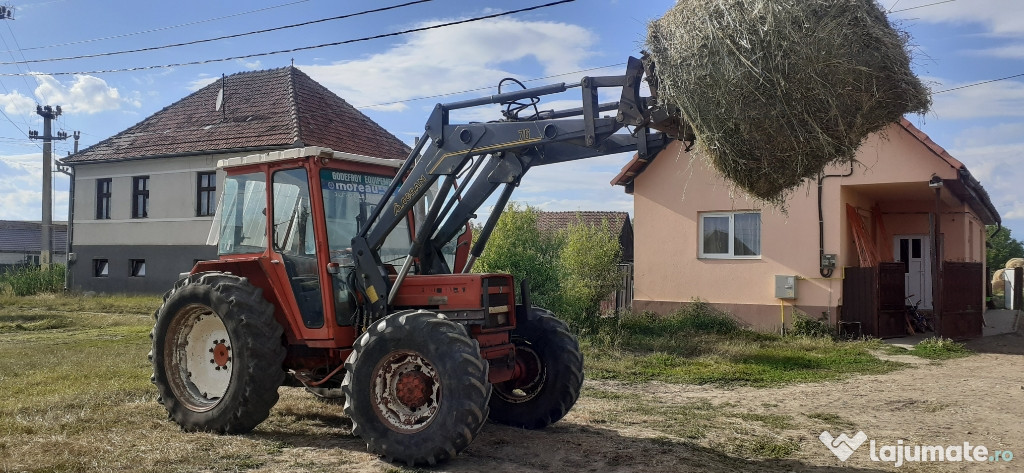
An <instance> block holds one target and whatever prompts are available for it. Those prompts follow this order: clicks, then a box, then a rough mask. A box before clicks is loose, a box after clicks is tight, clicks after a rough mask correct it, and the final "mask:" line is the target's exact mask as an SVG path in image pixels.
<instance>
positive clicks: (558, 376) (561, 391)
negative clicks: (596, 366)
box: [490, 307, 583, 429]
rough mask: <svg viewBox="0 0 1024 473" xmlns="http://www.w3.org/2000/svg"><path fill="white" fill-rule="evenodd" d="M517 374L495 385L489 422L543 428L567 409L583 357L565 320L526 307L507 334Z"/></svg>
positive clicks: (572, 400)
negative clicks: (509, 335) (509, 337)
mask: <svg viewBox="0 0 1024 473" xmlns="http://www.w3.org/2000/svg"><path fill="white" fill-rule="evenodd" d="M512 343H513V344H515V346H516V374H517V376H516V377H515V378H513V379H511V380H509V381H505V382H502V383H497V384H495V385H494V392H493V394H492V395H491V402H490V405H491V420H492V421H494V422H498V423H500V424H505V425H511V426H513V427H520V428H524V429H542V428H544V427H547V426H548V425H550V424H553V423H555V422H558V420H559V419H561V418H562V417H564V416H565V414H566V413H568V412H569V409H571V408H572V406H573V405H574V404H576V400H577V399H578V398H579V397H580V389H581V388H582V387H583V355H582V354H580V346H579V343H578V342H577V341H576V337H574V336H573V335H572V334H571V333H569V328H568V327H567V326H566V325H565V323H564V322H562V321H561V320H559V319H557V318H555V316H554V315H552V314H551V312H548V311H547V310H545V309H541V308H539V307H532V308H530V312H529V313H528V314H527V317H525V320H523V319H519V321H518V325H517V326H516V328H515V330H514V331H513V332H512Z"/></svg>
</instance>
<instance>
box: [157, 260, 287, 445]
mask: <svg viewBox="0 0 1024 473" xmlns="http://www.w3.org/2000/svg"><path fill="white" fill-rule="evenodd" d="M155 317H156V324H155V325H154V327H153V331H152V332H151V333H150V337H151V338H152V339H153V350H152V351H151V352H150V353H149V359H150V361H151V362H152V364H153V377H152V378H151V380H152V382H153V384H155V385H156V387H157V389H158V391H159V394H160V398H159V401H160V402H161V403H162V404H163V405H164V407H165V408H166V409H167V413H168V416H169V417H170V418H171V419H172V420H174V421H175V422H177V423H178V425H180V426H181V427H182V429H184V430H187V431H208V432H218V433H229V434H239V433H245V432H249V431H251V430H252V429H253V428H255V427H256V426H257V425H259V423H260V422H263V420H264V419H266V418H267V416H268V415H270V408H271V407H273V406H274V404H276V403H277V399H278V394H277V388H278V387H279V386H280V385H281V382H282V381H283V380H284V376H285V372H284V369H283V368H282V363H283V361H284V357H285V348H284V345H283V344H282V341H281V334H282V328H281V325H280V324H278V323H277V321H276V320H274V307H273V306H272V305H271V304H270V303H269V302H267V301H266V300H264V299H263V297H262V291H261V290H260V289H259V288H257V287H255V286H253V285H252V284H249V282H248V280H247V279H246V278H242V277H238V276H234V275H231V274H224V273H199V274H195V275H192V276H189V277H188V278H185V279H183V280H181V281H178V283H176V284H175V285H174V289H172V290H171V291H169V292H168V293H167V294H165V295H164V303H163V305H162V306H160V309H158V310H157V312H156V314H155Z"/></svg>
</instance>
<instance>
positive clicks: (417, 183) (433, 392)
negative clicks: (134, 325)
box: [150, 58, 689, 465]
mask: <svg viewBox="0 0 1024 473" xmlns="http://www.w3.org/2000/svg"><path fill="white" fill-rule="evenodd" d="M643 74H644V67H643V64H642V62H641V61H640V60H638V59H635V58H630V61H629V63H628V66H627V70H626V73H625V74H624V75H620V76H606V77H587V78H584V79H583V80H582V81H581V83H580V84H579V85H566V84H554V85H549V86H544V87H538V88H533V89H524V90H517V91H515V92H508V93H501V91H500V87H499V93H498V94H497V95H493V96H488V97H483V98H480V99H475V100H467V101H463V102H456V103H450V104H439V105H437V106H436V107H435V109H434V111H433V113H432V114H431V115H430V118H429V120H428V121H427V123H426V132H425V133H424V134H423V136H422V137H421V139H420V140H419V141H418V142H417V145H416V146H415V149H413V151H412V152H411V154H410V155H409V158H408V159H407V160H406V161H404V162H401V161H395V160H384V159H376V158H369V157H364V156H356V155H351V154H346V153H339V152H334V151H331V150H329V149H325V148H301V149H293V150H288V151H281V152H274V153H268V154H262V155H254V156H248V157H240V158H231V159H226V160H222V161H221V162H220V163H219V167H220V168H221V169H223V171H224V172H225V173H226V178H225V180H224V184H223V191H222V196H221V201H220V205H219V207H218V209H217V214H216V218H215V221H214V225H213V229H212V232H211V240H213V241H215V242H216V245H217V247H218V253H219V255H220V257H219V259H218V260H215V261H202V262H200V263H198V264H196V266H195V267H194V268H193V270H192V272H191V274H190V275H189V276H188V277H186V278H183V279H181V280H180V281H178V282H177V283H176V284H175V286H174V288H173V289H171V290H170V291H169V292H168V293H167V294H166V295H165V297H164V303H163V305H162V306H161V307H160V309H159V310H158V311H157V313H156V324H155V326H154V329H153V332H152V337H153V350H152V352H151V354H150V358H151V360H152V364H153V371H154V374H153V382H154V383H155V384H156V385H157V387H158V390H159V395H160V402H161V403H162V404H163V405H164V407H165V408H166V409H167V411H168V413H169V415H170V417H171V419H173V420H174V421H175V422H177V423H178V424H180V425H181V426H182V428H184V429H186V430H197V431H212V432H220V433H244V432H248V431H250V430H252V429H253V428H255V427H256V426H257V425H258V424H259V423H260V422H262V421H263V420H264V419H266V418H267V416H268V415H269V411H270V409H271V407H273V405H274V404H275V403H276V402H277V400H278V392H277V389H278V387H279V386H282V385H294V386H305V387H306V388H307V389H309V390H310V391H312V392H313V393H314V394H318V395H321V396H327V397H336V398H341V397H343V398H344V410H345V413H346V415H348V416H349V417H350V419H351V420H352V425H353V431H354V433H355V434H357V435H359V436H361V437H362V438H363V439H364V440H365V441H366V443H367V446H368V448H369V450H370V451H371V452H374V453H377V454H380V455H383V456H385V457H386V458H388V459H389V460H395V461H401V462H404V463H408V464H410V465H413V464H435V463H437V462H438V461H443V460H446V459H448V458H451V457H453V456H455V455H456V454H457V453H458V452H460V451H462V450H463V449H465V448H466V447H467V446H468V445H469V444H470V443H471V442H472V441H473V438H474V437H475V436H476V435H477V433H478V432H479V431H480V428H481V427H482V426H483V424H484V422H485V421H486V420H487V419H488V418H490V419H491V420H492V421H495V422H500V423H503V424H507V425H512V426H517V427H523V428H530V429H537V428H542V427H545V426H547V425H549V424H551V423H553V422H556V421H558V420H559V419H561V418H562V417H563V416H564V415H565V414H566V413H567V412H568V411H569V409H570V408H571V407H572V406H573V404H574V403H575V402H576V400H577V398H578V397H579V394H580V389H581V386H582V384H583V358H582V356H581V354H580V351H579V346H578V344H577V341H576V339H575V337H573V335H572V334H570V332H569V330H568V329H567V327H566V326H565V324H564V323H563V322H561V321H560V320H558V319H557V318H555V317H554V316H553V315H552V314H551V313H550V312H548V311H547V310H545V309H542V308H539V307H536V306H533V305H532V304H531V303H530V297H529V290H528V287H527V286H526V285H525V284H523V285H522V287H517V285H516V284H515V281H513V278H512V276H510V275H508V274H477V273H471V272H470V270H471V269H472V267H473V261H474V260H475V259H476V258H477V257H478V256H479V255H480V254H481V252H482V251H483V249H484V246H485V245H486V243H487V240H488V237H489V236H490V234H491V231H492V230H493V228H494V226H495V224H496V223H497V220H498V217H499V215H500V214H501V212H502V209H503V208H504V207H505V205H506V204H507V203H508V200H509V197H510V195H511V193H512V191H513V189H514V188H515V187H516V186H517V185H518V184H519V182H520V180H521V179H522V178H523V176H524V175H525V174H526V172H527V171H529V170H530V169H531V168H532V167H534V166H541V165H547V164H556V163H560V162H565V161H572V160H577V159H584V158H589V157H595V156H602V155H607V154H613V153H622V152H636V153H638V154H639V155H640V158H641V159H649V158H650V157H651V156H653V155H654V154H655V153H656V152H657V151H659V150H660V149H662V148H663V147H664V146H665V145H666V144H667V143H668V141H669V140H671V139H673V138H686V139H689V137H688V136H686V135H688V134H687V133H685V130H684V127H682V126H680V123H679V121H678V119H676V118H670V115H671V114H666V113H665V112H664V111H663V110H662V109H661V108H660V107H658V106H657V103H656V99H655V98H651V97H641V96H640V92H639V88H640V85H641V79H642V77H643ZM574 87H579V88H580V89H581V90H582V104H581V105H582V106H581V107H579V108H575V109H570V110H561V111H543V110H541V109H540V108H539V106H538V102H539V100H540V97H543V96H545V95H550V94H556V93H561V92H564V91H566V90H568V89H571V88H574ZM604 87H616V88H621V91H622V93H621V98H620V99H619V101H617V102H612V103H603V104H602V103H599V102H598V100H597V97H598V89H599V88H604ZM493 104H501V105H503V106H504V111H503V117H502V118H501V119H500V120H496V121H493V122H488V123H466V124H453V123H450V121H449V118H448V116H449V112H450V111H452V110H457V109H464V108H469V107H478V106H490V105H493ZM608 111H610V112H613V116H611V117H602V116H600V115H601V112H608ZM627 127H628V128H627ZM655 128H656V129H661V130H663V131H661V132H656V131H653V129H655ZM623 130H626V131H628V132H627V133H623V132H621V131H623ZM495 191H498V192H499V194H498V197H497V204H496V206H495V207H494V210H493V211H492V212H491V214H490V216H489V218H488V219H487V221H486V223H485V224H484V225H483V228H482V230H481V231H480V234H479V235H477V238H476V242H475V243H474V244H472V248H470V234H469V225H468V222H469V220H470V219H471V218H472V217H474V212H475V211H476V210H477V209H478V208H479V207H480V206H481V205H483V203H484V202H485V200H487V199H488V198H489V197H490V196H491V195H492V194H493V193H494V192H495ZM399 262H400V263H401V264H400V265H399V266H398V267H397V268H396V266H395V265H393V263H399ZM517 290H518V292H520V298H519V299H520V303H518V304H517V303H516V297H515V294H516V292H517Z"/></svg>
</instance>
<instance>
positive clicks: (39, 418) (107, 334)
mask: <svg viewBox="0 0 1024 473" xmlns="http://www.w3.org/2000/svg"><path fill="white" fill-rule="evenodd" d="M159 304H160V300H159V298H157V297H125V296H121V297H61V296H53V295H39V296H29V297H13V296H0V472H6V471H18V472H21V471H40V472H42V471H83V470H97V469H101V470H110V471H121V470H130V471H153V472H158V471H159V472H162V471H197V470H203V471H237V470H247V469H252V468H256V467H260V466H268V467H269V468H272V469H273V468H278V467H280V466H282V465H284V466H287V467H289V468H293V469H300V470H305V469H307V468H311V467H313V466H314V465H312V464H307V463H309V462H310V461H311V460H310V459H309V458H305V457H298V458H293V457H292V456H288V455H285V454H283V453H282V451H283V450H284V449H285V448H291V447H296V446H300V447H304V446H315V447H319V448H320V449H321V450H318V451H320V452H322V453H319V455H321V456H320V457H317V458H316V460H315V462H314V463H315V466H316V468H314V469H323V470H325V471H328V470H337V469H345V468H344V465H350V464H352V463H355V462H365V461H367V458H368V456H367V455H366V454H365V453H363V452H364V451H365V450H364V448H363V447H364V445H365V444H364V443H362V441H361V440H360V439H358V438H355V437H353V436H352V435H351V430H350V427H351V426H350V424H349V422H348V420H347V419H346V418H345V417H344V416H343V415H342V414H341V410H340V408H339V406H337V405H330V404H326V403H321V402H318V401H316V400H314V399H313V398H312V396H310V395H308V394H306V393H303V392H301V390H298V389H294V388H283V389H282V399H281V401H280V402H279V403H278V404H277V406H275V408H274V410H273V411H272V413H271V416H270V418H269V419H267V420H266V421H265V422H264V423H263V424H261V425H260V426H259V427H258V428H257V429H256V431H255V432H253V433H252V434H249V435H244V436H220V435H213V434H203V433H188V434H186V433H183V432H181V430H180V429H179V428H178V427H177V425H175V424H174V423H172V422H169V421H168V420H167V415H166V412H165V411H164V409H163V407H162V406H161V405H160V404H158V403H157V401H156V389H155V388H154V387H153V385H152V384H151V383H150V380H149V379H150V375H151V368H150V365H149V362H148V360H147V353H148V352H149V349H150V341H149V331H150V329H151V327H152V323H153V319H152V314H153V312H154V310H155V309H156V308H157V307H158V306H159ZM706 315H707V314H703V315H701V314H697V315H696V316H695V315H694V314H689V315H687V314H682V315H678V316H674V317H668V318H662V319H651V318H644V317H643V316H636V317H625V318H622V319H618V320H616V322H615V327H614V329H615V330H614V334H615V335H614V336H610V335H608V334H609V332H608V331H607V330H605V331H603V332H602V333H600V334H597V335H595V336H592V337H588V338H586V339H585V340H584V341H583V348H584V352H585V356H586V370H587V376H588V378H590V379H615V380H622V381H628V382H636V383H639V382H644V381H649V380H660V381H666V382H671V383H711V384H716V385H725V386H734V385H748V386H775V385H781V384H786V383H793V382H814V381H821V380H828V379H836V378H840V377H844V376H851V375H854V374H858V373H883V372H887V371H892V370H895V369H899V368H900V367H901V366H902V365H901V364H900V363H896V362H891V361H882V360H879V359H878V358H875V357H874V356H872V355H871V351H872V350H876V349H878V348H879V345H880V344H879V342H877V341H874V342H872V341H858V342H836V341H832V340H830V339H827V338H809V337H780V336H776V335H770V334H761V333H755V332H751V331H747V330H742V329H740V328H738V327H735V325H734V324H732V323H731V322H730V321H729V319H727V318H726V319H721V318H717V316H715V315H714V314H711V316H706ZM723 320H724V322H723ZM606 328H607V327H606ZM948 349H949V347H945V346H943V347H938V348H936V347H931V348H929V350H930V351H929V352H928V353H930V354H932V355H933V356H932V357H933V358H939V357H940V356H939V355H934V354H935V353H945V352H947V351H948ZM619 396H623V395H622V394H619V393H616V392H611V391H604V390H601V389H593V388H587V389H585V390H584V393H583V397H584V399H588V398H589V399H590V400H592V401H593V402H592V404H600V403H602V402H603V403H608V402H612V403H613V404H614V406H617V407H614V406H613V407H611V408H607V409H604V408H602V410H600V411H599V412H595V413H593V414H592V418H593V419H594V421H595V422H605V423H609V424H613V425H621V424H622V423H623V422H625V421H623V419H630V418H632V419H641V420H643V422H644V425H647V426H653V427H654V428H655V429H657V430H659V431H662V432H664V434H665V435H667V436H670V437H673V438H676V439H683V440H686V439H701V438H703V437H704V436H705V434H706V432H708V430H709V429H716V428H718V427H717V426H719V425H721V424H723V423H725V424H729V423H733V424H735V423H741V424H743V425H752V426H753V427H751V429H754V430H751V432H753V433H752V434H751V438H752V439H755V440H756V439H757V438H761V436H760V434H759V432H771V431H776V430H779V429H785V428H787V427H788V426H789V425H790V424H791V423H792V422H794V421H795V420H794V419H792V418H789V417H787V416H773V415H771V414H770V413H765V412H754V411H752V410H751V409H753V408H751V407H749V406H747V407H744V406H735V405H721V404H717V405H712V404H710V403H707V402H698V403H693V404H692V405H676V406H663V405H660V404H659V403H657V402H654V401H643V402H638V400H637V398H635V397H630V396H625V397H623V398H622V399H621V400H620V399H619V398H618V397H619ZM814 415H817V416H819V417H820V418H821V419H820V420H822V421H829V422H835V423H836V424H839V423H841V422H842V419H839V418H833V417H834V415H833V414H828V413H817V414H814ZM830 416H833V417H830ZM754 433H757V435H756V436H755V435H754ZM762 440H763V441H762V443H760V444H759V443H756V442H755V443H750V444H749V445H748V444H744V447H743V448H742V449H740V450H736V449H735V448H734V446H733V447H728V446H725V447H722V448H723V449H724V450H722V451H723V453H725V454H730V455H741V456H744V457H760V458H781V457H786V456H787V455H789V454H790V453H792V452H793V451H794V449H795V448H796V446H795V444H794V443H793V442H792V441H790V440H786V439H782V438H779V439H775V440H771V439H770V438H769V439H768V440H764V439H762ZM769 440H770V441H769ZM737 445H738V444H737ZM736 448H738V447H736ZM324 452H325V453H324Z"/></svg>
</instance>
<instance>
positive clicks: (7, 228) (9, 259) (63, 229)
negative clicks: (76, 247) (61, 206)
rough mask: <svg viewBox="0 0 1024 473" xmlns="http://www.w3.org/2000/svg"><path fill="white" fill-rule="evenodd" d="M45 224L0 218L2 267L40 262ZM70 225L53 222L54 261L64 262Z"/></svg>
mask: <svg viewBox="0 0 1024 473" xmlns="http://www.w3.org/2000/svg"><path fill="white" fill-rule="evenodd" d="M42 233H43V224H42V223H40V222H24V221H13V220H0V268H2V267H5V266H16V265H22V264H30V265H36V264H39V247H40V246H42ZM67 236H68V226H67V224H66V223H63V222H53V226H52V230H51V232H50V242H51V247H52V248H53V261H54V262H55V263H63V262H64V254H65V253H64V248H65V245H66V244H67Z"/></svg>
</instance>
